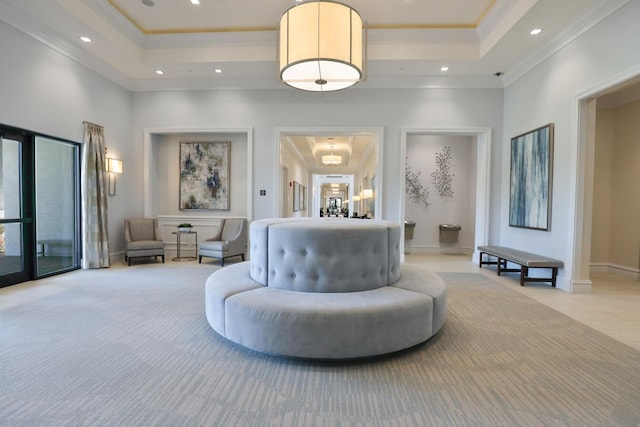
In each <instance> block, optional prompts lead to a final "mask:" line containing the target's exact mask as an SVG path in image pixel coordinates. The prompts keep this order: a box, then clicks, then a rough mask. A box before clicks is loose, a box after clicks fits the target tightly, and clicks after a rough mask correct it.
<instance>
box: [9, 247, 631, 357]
mask: <svg viewBox="0 0 640 427" xmlns="http://www.w3.org/2000/svg"><path fill="white" fill-rule="evenodd" d="M405 262H408V263H420V264H423V265H426V266H428V267H429V268H430V269H431V270H433V271H435V272H473V273H480V274H485V275H487V277H490V278H491V279H493V280H495V281H496V282H498V283H500V284H503V285H504V286H507V287H509V288H510V289H513V290H515V291H517V292H520V293H522V294H524V295H526V296H528V297H530V298H533V299H535V300H536V301H538V302H540V303H542V304H545V305H547V306H549V307H551V308H553V309H554V310H557V311H559V312H561V313H564V314H566V315H567V316H569V317H571V318H573V319H575V320H577V321H579V322H582V323H584V324H586V325H587V326H590V327H592V328H593V329H596V330H598V331H600V332H602V333H604V334H606V335H609V336H611V337H612V338H614V339H616V340H618V341H621V342H623V343H625V344H627V345H629V346H631V347H633V348H635V349H637V350H640V281H636V280H631V279H628V278H626V277H622V276H619V275H615V274H592V276H591V280H592V282H593V288H592V292H591V294H568V293H566V292H563V291H561V290H558V289H555V288H552V287H551V286H549V285H547V284H543V283H531V284H527V285H526V286H524V287H521V286H520V282H519V277H518V275H517V274H507V275H505V276H500V277H499V276H497V275H496V273H495V268H491V267H490V268H486V267H485V268H482V269H480V268H479V267H478V265H477V264H474V263H473V262H472V261H471V257H470V256H463V255H419V254H407V255H406V256H405ZM123 266H124V264H123ZM198 266H200V265H199V264H197V263H196V262H194V268H198ZM85 274H90V272H88V271H77V272H73V273H71V274H69V275H64V274H63V275H59V276H53V277H50V278H48V279H43V280H38V281H33V282H27V283H24V284H21V285H16V286H8V287H5V288H0V310H2V309H7V308H10V307H13V306H16V305H20V304H24V303H28V302H29V301H32V300H35V299H38V298H42V297H44V296H47V295H51V294H54V293H56V292H61V291H64V290H66V289H69V288H72V287H74V286H81V285H82V284H83V283H85V279H86V277H84V276H85Z"/></svg>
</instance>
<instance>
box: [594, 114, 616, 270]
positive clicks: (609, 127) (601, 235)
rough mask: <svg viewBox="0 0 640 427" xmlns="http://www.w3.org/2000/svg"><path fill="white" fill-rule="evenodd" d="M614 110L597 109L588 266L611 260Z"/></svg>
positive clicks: (603, 263) (607, 262)
mask: <svg viewBox="0 0 640 427" xmlns="http://www.w3.org/2000/svg"><path fill="white" fill-rule="evenodd" d="M614 118H615V114H614V110H613V109H611V108H598V109H597V114H596V135H595V162H594V172H593V175H594V176H593V212H592V214H593V216H592V218H593V219H592V225H591V264H592V265H594V264H598V265H602V266H606V265H608V264H609V263H610V261H611V252H610V246H611V196H612V189H613V167H614V164H613V146H614V138H615V123H614Z"/></svg>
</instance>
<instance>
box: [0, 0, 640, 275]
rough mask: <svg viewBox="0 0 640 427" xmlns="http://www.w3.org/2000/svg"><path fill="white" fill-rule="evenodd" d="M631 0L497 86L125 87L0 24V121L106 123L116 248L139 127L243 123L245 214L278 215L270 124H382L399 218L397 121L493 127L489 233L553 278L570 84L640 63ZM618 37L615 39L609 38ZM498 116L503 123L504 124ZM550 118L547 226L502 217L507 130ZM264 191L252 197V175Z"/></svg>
mask: <svg viewBox="0 0 640 427" xmlns="http://www.w3.org/2000/svg"><path fill="white" fill-rule="evenodd" d="M638 16H640V2H638V1H630V2H629V3H627V4H626V5H625V6H623V7H622V8H620V9H619V10H618V11H617V12H615V13H614V14H612V15H611V16H609V17H608V18H606V19H605V20H604V21H603V22H601V23H599V24H598V25H596V26H595V27H593V28H591V29H589V30H588V31H586V32H585V33H584V34H582V35H581V36H580V37H579V38H578V39H576V40H575V41H573V42H571V43H568V44H566V45H564V46H562V47H560V48H559V49H558V51H557V52H555V53H554V54H551V55H550V56H549V57H548V58H547V59H546V60H545V61H543V62H542V63H540V64H539V65H537V66H536V67H535V68H533V69H532V70H531V71H529V72H527V73H526V74H524V75H523V76H522V77H520V78H518V79H517V80H516V81H515V82H512V83H510V84H509V85H508V87H507V88H506V89H505V90H504V91H502V90H496V89H418V90H416V89H378V90H366V89H363V88H358V87H355V88H353V89H350V90H347V91H343V92H338V93H332V94H325V95H324V96H319V95H318V94H313V93H304V92H301V91H294V90H290V89H288V88H282V89H279V90H227V91H224V90H222V91H157V92H139V93H134V94H131V93H130V92H128V91H126V90H125V89H123V88H121V87H118V86H117V85H116V84H114V83H112V82H110V81H107V80H106V79H104V78H102V77H100V76H98V75H97V74H96V73H94V72H92V71H89V70H87V69H86V68H84V67H82V66H80V65H79V64H78V63H76V62H74V61H73V60H71V59H69V58H67V57H65V56H63V55H62V54H60V53H58V52H56V51H54V50H52V49H50V48H48V47H46V46H45V45H43V44H41V43H39V42H36V41H34V40H33V39H31V38H30V37H28V36H26V35H24V34H22V33H20V32H18V31H16V30H15V29H13V28H12V27H11V26H9V25H7V24H5V23H0V54H1V55H2V57H3V58H4V60H5V64H10V65H5V66H3V68H2V73H3V75H2V78H1V79H0V93H2V96H3V102H2V103H0V117H2V122H4V123H6V124H11V125H14V126H19V127H24V128H28V129H33V130H36V131H40V132H44V133H47V134H51V135H54V136H58V137H62V138H67V139H70V140H73V141H81V140H82V131H83V128H82V121H83V120H88V121H92V122H96V123H98V124H101V125H104V126H105V129H106V135H107V146H108V147H109V149H110V154H111V155H113V157H119V158H121V159H122V160H123V161H124V167H125V173H124V174H123V175H121V176H119V177H118V195H117V196H116V197H112V198H110V199H109V214H110V217H109V220H110V227H109V229H110V232H111V239H110V240H111V243H112V248H111V250H112V252H113V251H117V250H119V249H121V248H122V243H121V237H120V236H119V233H121V229H122V225H121V223H122V219H123V218H124V217H127V216H134V215H140V214H142V212H143V200H144V199H143V179H142V177H143V171H142V157H143V143H142V142H143V130H144V129H145V128H182V129H185V128H187V129H188V128H209V129H210V128H223V129H229V128H252V129H253V130H254V134H253V135H254V141H253V143H254V152H253V163H254V177H253V194H254V196H253V215H252V216H253V217H254V218H264V217H270V216H274V215H276V213H277V212H278V209H277V206H276V204H277V200H276V199H275V197H274V196H273V195H274V194H275V192H274V191H273V190H274V189H275V188H276V186H277V185H278V182H277V176H278V159H277V158H276V153H277V149H276V144H278V143H279V142H278V141H277V140H276V131H275V130H276V128H278V127H301V126H309V127H331V126H339V127H357V126H364V127H383V129H384V152H383V153H382V157H383V158H384V181H383V182H381V183H379V185H381V186H382V188H383V193H384V195H385V200H384V203H383V207H382V212H381V214H382V218H384V219H389V220H395V221H401V220H403V218H398V216H399V210H398V206H399V204H400V203H401V201H402V195H401V194H399V191H398V189H399V188H400V185H399V184H400V182H401V180H402V179H404V177H403V176H401V173H400V170H401V165H402V163H403V162H404V159H401V158H400V151H401V150H400V137H401V131H402V130H406V129H425V128H434V129H442V128H444V129H451V128H454V129H461V128H484V127H489V128H491V129H492V141H491V149H492V150H491V161H492V163H491V165H492V167H491V200H490V215H489V217H490V233H489V238H490V241H491V242H492V243H496V244H503V245H508V246H513V247H517V248H523V249H527V250H530V251H533V252H540V253H545V254H547V255H550V256H555V257H558V258H560V259H562V260H564V261H565V266H566V268H565V269H564V270H563V271H562V272H561V274H560V276H561V277H560V284H559V286H560V287H563V286H565V285H566V281H567V279H568V277H569V276H570V275H571V271H572V270H573V250H572V245H573V242H572V241H570V240H571V237H572V230H571V229H572V228H573V226H574V218H573V217H572V215H573V211H574V209H573V204H575V192H576V188H575V186H576V183H575V181H576V178H575V177H576V170H575V168H576V163H577V152H578V147H577V146H576V144H577V137H576V133H577V132H576V117H575V112H576V105H575V97H576V94H578V93H581V92H583V91H587V90H589V89H590V88H592V87H594V86H597V85H599V84H601V83H602V82H603V81H607V80H609V79H612V78H615V76H617V75H619V74H620V73H623V72H625V71H627V70H629V69H634V68H637V67H638V64H640V49H638V48H637V40H640V26H639V25H637V22H636V21H637V17H638ZM613 47H615V48H613ZM503 123H504V127H503ZM547 123H555V136H556V137H555V154H554V165H555V166H554V180H553V199H552V201H553V207H552V222H551V227H552V229H551V231H550V232H540V231H532V230H524V229H516V228H511V227H509V226H508V220H507V218H508V216H507V215H508V188H509V185H508V184H509V181H508V180H509V173H508V171H509V157H508V155H504V153H508V152H509V141H510V138H511V137H512V136H515V135H519V134H521V133H523V132H526V131H528V130H531V129H534V128H537V127H539V126H541V125H545V124H547ZM256 183H259V186H260V188H263V187H266V189H267V190H268V193H267V194H268V196H266V197H259V196H257V195H256V194H255V193H256V190H257V188H258V184H256Z"/></svg>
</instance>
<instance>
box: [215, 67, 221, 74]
mask: <svg viewBox="0 0 640 427" xmlns="http://www.w3.org/2000/svg"><path fill="white" fill-rule="evenodd" d="M213 71H215V72H216V73H218V74H220V73H222V70H221V69H220V68H214V70H213Z"/></svg>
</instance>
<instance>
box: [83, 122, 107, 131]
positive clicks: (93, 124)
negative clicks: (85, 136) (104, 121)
mask: <svg viewBox="0 0 640 427" xmlns="http://www.w3.org/2000/svg"><path fill="white" fill-rule="evenodd" d="M82 123H84V124H85V125H92V126H98V127H99V128H102V129H104V126H102V125H98V124H95V123H91V122H87V121H84V122H82Z"/></svg>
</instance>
